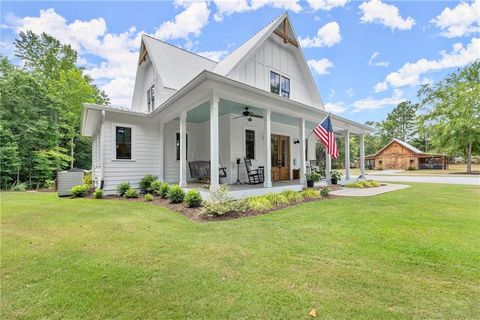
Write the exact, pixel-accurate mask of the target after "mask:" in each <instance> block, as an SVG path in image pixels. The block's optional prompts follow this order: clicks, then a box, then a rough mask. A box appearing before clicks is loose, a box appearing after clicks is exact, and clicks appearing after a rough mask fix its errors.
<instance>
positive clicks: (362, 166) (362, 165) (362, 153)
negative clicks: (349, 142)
mask: <svg viewBox="0 0 480 320" xmlns="http://www.w3.org/2000/svg"><path fill="white" fill-rule="evenodd" d="M359 138H360V139H359V140H360V178H362V179H365V135H364V134H361V135H360V136H359Z"/></svg>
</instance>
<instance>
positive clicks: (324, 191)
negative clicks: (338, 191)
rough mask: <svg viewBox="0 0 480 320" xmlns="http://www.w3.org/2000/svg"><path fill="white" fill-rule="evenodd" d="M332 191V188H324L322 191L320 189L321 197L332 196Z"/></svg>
mask: <svg viewBox="0 0 480 320" xmlns="http://www.w3.org/2000/svg"><path fill="white" fill-rule="evenodd" d="M330 191H332V190H331V189H330V187H322V189H320V195H321V196H322V197H328V196H329V195H330Z"/></svg>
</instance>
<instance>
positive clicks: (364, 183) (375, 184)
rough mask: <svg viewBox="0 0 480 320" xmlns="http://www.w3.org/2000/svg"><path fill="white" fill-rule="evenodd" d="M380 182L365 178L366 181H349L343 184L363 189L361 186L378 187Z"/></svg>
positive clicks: (347, 186)
mask: <svg viewBox="0 0 480 320" xmlns="http://www.w3.org/2000/svg"><path fill="white" fill-rule="evenodd" d="M380 186H381V184H380V183H378V182H376V181H372V180H367V181H358V182H355V183H349V184H347V185H345V187H346V188H358V189H363V188H376V187H380Z"/></svg>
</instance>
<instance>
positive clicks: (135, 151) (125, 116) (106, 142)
mask: <svg viewBox="0 0 480 320" xmlns="http://www.w3.org/2000/svg"><path fill="white" fill-rule="evenodd" d="M327 114H328V113H327V112H326V111H325V108H324V106H323V103H322V100H321V98H320V95H319V93H318V90H317V86H316V84H315V81H314V79H313V77H312V74H311V72H310V69H309V67H308V65H307V62H306V60H305V57H304V55H303V52H302V49H301V48H300V46H299V43H298V40H297V37H296V35H295V33H294V31H293V28H292V25H291V23H290V19H289V17H288V14H287V13H284V14H283V15H281V16H280V17H278V18H276V19H275V20H274V21H272V22H270V23H269V24H268V25H267V26H266V27H265V28H263V29H262V30H260V31H259V32H258V33H257V34H255V35H254V36H253V37H252V38H250V39H249V40H248V41H246V42H245V43H244V44H243V45H241V46H240V47H239V48H237V49H236V50H235V51H233V52H232V53H231V54H230V55H228V56H227V57H226V58H225V59H223V60H222V61H220V62H215V61H212V60H209V59H207V58H204V57H202V56H199V55H197V54H195V53H192V52H189V51H186V50H184V49H181V48H178V47H176V46H173V45H171V44H168V43H166V42H163V41H160V40H158V39H155V38H152V37H150V36H146V35H144V36H143V37H142V43H141V50H140V56H139V60H138V66H137V74H136V79H135V88H134V94H133V101H132V107H131V109H117V108H112V107H109V106H100V105H92V104H86V105H85V106H84V110H83V115H82V126H81V129H82V134H83V135H85V136H90V137H92V144H93V145H92V170H93V177H94V181H95V184H96V185H97V186H98V187H103V188H104V190H105V193H106V194H109V193H114V192H115V189H116V186H117V184H118V183H120V182H123V181H129V182H130V184H131V185H133V186H137V187H138V182H139V180H140V179H141V178H142V177H143V176H145V175H147V174H154V175H156V176H158V178H159V179H160V180H164V181H167V182H169V183H178V184H180V185H181V186H182V187H185V188H189V187H192V186H196V185H197V186H198V184H197V182H198V181H199V180H208V181H210V188H217V187H218V185H219V184H220V183H228V184H234V183H235V182H236V181H237V178H239V179H240V181H242V182H243V183H246V182H252V183H257V185H256V187H255V188H252V187H250V186H249V188H245V187H243V188H238V190H240V189H242V190H243V191H242V193H241V194H239V193H238V192H237V194H236V195H235V196H236V197H240V196H246V195H248V194H252V192H256V193H263V192H267V191H268V192H271V191H280V190H281V189H285V188H290V189H294V190H299V189H301V188H302V187H303V184H304V177H305V172H306V170H307V166H308V165H309V163H310V160H315V157H316V153H315V144H316V137H315V136H314V135H310V133H311V132H312V129H313V128H314V127H315V126H316V125H317V124H318V123H319V122H320V121H322V119H324V118H325V116H326V115H327ZM331 120H332V124H333V127H334V130H335V132H336V134H337V136H342V137H344V138H345V141H346V142H348V137H349V136H350V135H359V136H360V149H361V161H360V163H361V170H362V175H363V173H364V153H363V150H364V148H363V136H364V135H365V134H368V133H369V132H371V131H372V129H371V128H370V127H367V126H365V125H362V124H359V123H356V122H354V121H351V120H348V119H345V118H342V117H339V116H336V115H331ZM309 135H310V137H309ZM348 147H349V145H348V143H347V144H346V148H348ZM346 154H347V157H346V158H347V159H346V163H350V159H349V153H348V152H347V153H346ZM238 162H240V164H238ZM245 162H247V164H250V162H251V166H249V167H248V168H247V166H246V165H245ZM330 164H331V160H330V158H329V157H328V156H327V170H326V171H327V174H328V172H329V166H330ZM348 167H349V166H347V175H346V179H347V180H348V179H350V176H349V170H348ZM210 168H219V169H218V170H210ZM220 168H222V169H220ZM238 168H240V170H239V171H240V176H239V177H238V176H237V170H238ZM258 173H260V175H258ZM205 178H207V179H205ZM258 178H260V179H258ZM247 189H248V190H250V191H249V192H250V193H249V192H246V191H245V190H247ZM232 190H235V188H232ZM252 190H254V191H252Z"/></svg>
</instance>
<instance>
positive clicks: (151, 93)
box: [147, 84, 155, 112]
mask: <svg viewBox="0 0 480 320" xmlns="http://www.w3.org/2000/svg"><path fill="white" fill-rule="evenodd" d="M147 106H148V112H152V111H153V109H155V85H154V84H153V85H152V86H151V87H150V89H148V90H147Z"/></svg>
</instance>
